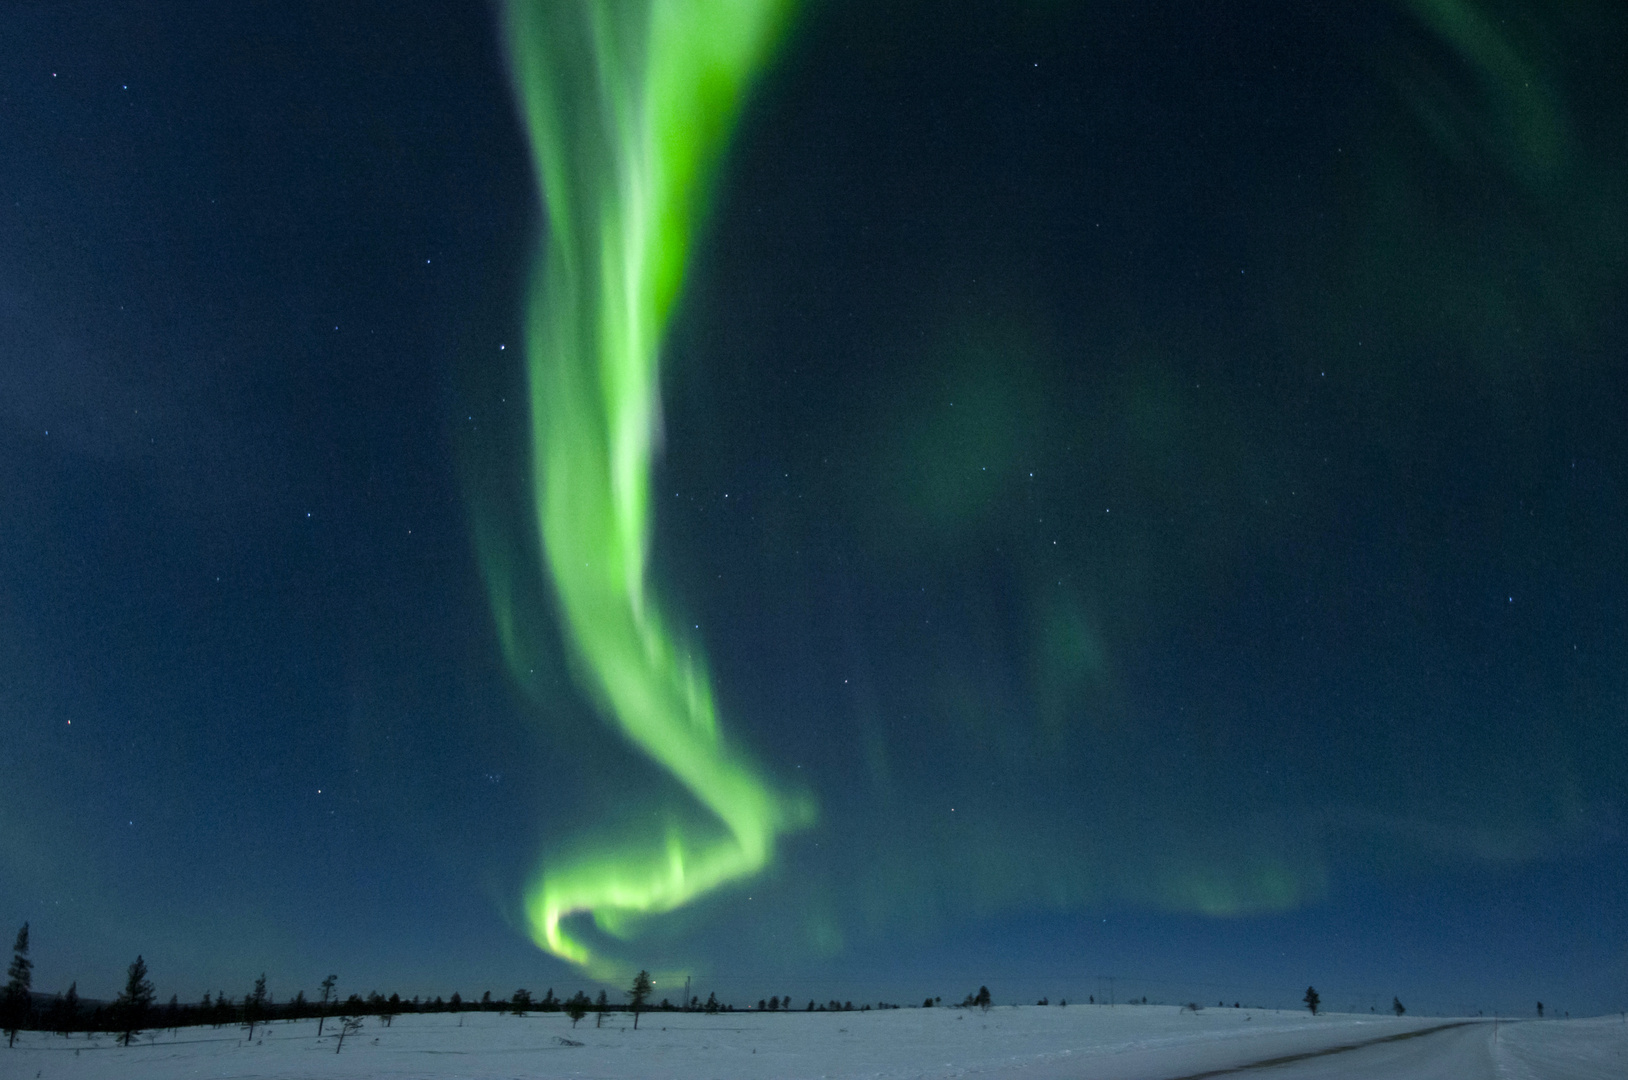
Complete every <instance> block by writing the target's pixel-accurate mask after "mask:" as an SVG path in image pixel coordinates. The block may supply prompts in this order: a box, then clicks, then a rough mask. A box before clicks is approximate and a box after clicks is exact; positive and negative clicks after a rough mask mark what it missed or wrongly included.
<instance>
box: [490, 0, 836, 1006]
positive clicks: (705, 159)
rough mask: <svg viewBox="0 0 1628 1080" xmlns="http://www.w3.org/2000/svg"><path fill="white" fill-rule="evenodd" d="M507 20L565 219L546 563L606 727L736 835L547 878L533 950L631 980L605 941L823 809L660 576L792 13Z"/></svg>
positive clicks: (538, 14) (615, 857)
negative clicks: (705, 363)
mask: <svg viewBox="0 0 1628 1080" xmlns="http://www.w3.org/2000/svg"><path fill="white" fill-rule="evenodd" d="M506 16H507V27H506V29H507V31H508V42H509V48H510V53H511V63H512V66H513V71H514V78H515V82H516V86H517V92H518V96H519V100H520V103H521V107H522V110H523V114H524V118H525V123H526V128H527V131H528V134H529V136H530V142H531V149H532V154H533V159H534V165H535V169H536V174H537V177H538V179H539V182H540V184H541V188H542V195H543V201H544V205H545V208H546V210H547V219H548V220H547V229H546V240H545V241H544V244H543V250H542V251H541V252H540V254H539V259H540V262H539V265H538V267H537V271H536V274H535V277H534V281H533V286H532V288H531V290H530V295H529V298H528V309H527V318H526V364H527V373H528V383H529V393H530V410H531V447H532V455H533V461H532V495H533V498H534V501H535V512H536V520H537V526H538V534H539V535H540V537H541V542H542V555H543V558H544V560H545V563H546V566H547V569H548V572H549V575H550V577H551V579H552V581H553V584H554V589H555V593H556V597H557V602H558V603H557V607H558V611H559V617H560V621H561V623H562V625H563V629H564V631H565V636H566V637H567V639H568V641H569V643H570V647H571V648H572V650H573V652H574V655H575V657H576V659H577V661H578V664H577V670H578V672H579V676H580V679H581V681H582V682H583V683H584V684H585V686H586V689H587V690H588V691H589V692H590V693H591V694H592V695H593V697H594V698H595V699H596V701H597V703H598V704H599V706H600V709H601V711H602V713H603V714H604V715H605V716H606V718H607V719H609V720H610V721H612V722H613V723H614V724H615V725H616V727H617V728H618V729H619V730H620V732H621V734H622V735H623V736H625V737H626V739H627V740H628V741H629V742H630V743H632V744H633V746H635V747H636V748H638V750H640V751H642V752H643V753H644V754H646V755H648V756H649V757H650V758H651V759H652V760H653V761H654V762H656V763H657V764H659V765H660V766H661V767H662V768H664V769H665V770H667V771H668V772H669V773H670V774H671V775H672V777H673V778H674V779H676V780H677V781H678V782H679V783H680V784H682V785H683V787H684V788H685V789H686V790H688V791H689V792H690V793H691V794H692V795H693V796H694V798H695V799H696V800H697V801H698V802H699V803H700V804H701V805H702V806H703V807H705V809H706V810H707V811H709V812H710V814H711V815H713V816H714V817H715V818H716V819H717V821H718V822H720V823H721V824H722V828H721V829H716V828H714V829H711V830H707V829H697V828H696V827H695V826H694V825H693V824H686V823H685V822H684V821H681V820H680V819H679V818H677V817H670V818H669V819H668V820H667V821H666V823H665V825H664V826H662V827H658V828H657V829H656V830H654V831H653V832H654V834H653V835H649V836H645V837H642V838H640V837H636V838H633V839H631V840H630V839H627V838H619V839H616V840H609V839H602V838H595V840H594V841H593V842H592V843H589V844H585V845H582V846H581V847H580V848H579V849H578V850H579V852H585V854H578V855H576V856H574V857H572V858H569V859H565V860H557V859H550V860H545V864H544V865H543V866H542V868H541V869H540V870H539V871H538V872H537V874H536V876H535V877H534V879H533V882H532V884H531V886H530V887H529V888H528V889H527V891H526V901H525V908H526V915H527V919H528V922H529V924H530V931H531V934H532V937H533V939H534V940H535V941H536V942H537V944H538V945H539V946H541V947H542V948H544V949H546V950H548V951H549V952H552V953H554V954H555V955H558V956H560V957H563V958H565V959H567V960H570V961H572V962H574V963H576V964H579V965H581V966H582V967H583V968H584V969H586V970H587V971H588V972H590V973H591V974H595V975H599V976H602V977H606V978H609V977H612V976H614V975H618V974H619V973H620V971H621V966H620V965H619V964H618V963H617V962H616V961H615V960H614V959H613V958H610V957H607V956H605V955H604V954H603V952H602V950H598V949H596V947H594V946H593V944H592V943H591V939H590V937H589V936H588V935H585V934H584V933H583V932H582V930H584V929H586V927H584V926H583V924H584V923H585V922H587V921H589V920H591V923H592V927H593V928H594V929H596V930H598V931H600V932H603V933H609V934H612V935H621V936H625V935H626V934H627V933H628V932H629V931H630V930H631V927H632V923H633V922H634V921H635V920H637V919H638V918H639V917H640V916H644V915H651V914H659V913H662V912H667V911H671V910H673V909H675V908H677V907H680V906H681V905H684V904H686V903H688V902H689V901H691V900H693V899H695V898H696V897H698V896H701V895H702V894H704V893H707V892H709V891H711V890H714V889H717V888H719V887H720V886H723V885H726V884H728V883H730V882H736V881H739V880H741V879H744V878H747V877H749V876H751V875H753V874H756V873H757V872H759V871H760V870H762V869H763V868H764V867H765V866H767V865H768V863H769V862H770V860H771V859H772V858H773V856H774V850H775V842H776V838H777V837H778V836H779V835H780V834H781V833H783V832H785V831H787V830H789V829H793V828H797V827H799V826H802V825H805V824H807V823H809V822H811V821H812V820H813V817H814V808H813V803H812V801H811V800H810V799H808V798H806V797H802V796H797V795H788V794H785V793H781V792H777V791H776V790H775V789H774V788H773V787H772V786H771V785H770V783H769V782H768V781H767V780H766V779H765V777H764V776H763V775H762V773H761V770H759V769H758V768H756V767H754V765H753V764H752V763H751V762H750V761H749V760H748V759H747V758H746V756H745V755H744V754H743V753H742V752H741V751H740V750H739V749H737V748H734V747H732V746H731V745H730V743H729V741H728V740H727V739H726V737H725V735H724V732H723V730H722V727H721V725H720V723H719V720H718V716H717V713H716V710H715V708H714V704H713V696H712V691H711V686H710V683H709V679H708V675H707V672H706V669H705V667H704V665H703V663H702V662H701V661H700V660H699V659H697V653H696V650H695V649H694V648H693V646H692V645H691V644H690V643H687V642H683V641H680V640H678V639H677V638H676V637H675V634H674V632H673V629H672V627H671V625H670V623H669V621H668V620H666V619H664V618H663V616H662V613H661V609H660V606H659V604H658V602H657V599H656V597H655V595H654V592H653V589H652V586H651V581H650V567H649V547H650V535H651V524H652V522H651V509H650V497H649V489H650V469H651V463H652V457H653V454H654V451H655V447H656V439H657V435H658V428H659V418H660V404H661V403H660V386H659V378H658V375H659V367H660V352H661V342H662V336H663V332H664V329H665V327H666V325H667V322H668V317H669V315H670V314H671V312H672V310H673V306H674V304H675V302H676V300H677V298H678V296H679V294H680V292H681V287H682V284H683V279H684V272H685V264H686V260H687V256H688V253H689V250H690V247H691V244H692V242H693V239H694V235H695V230H696V227H697V224H698V221H699V219H700V218H701V216H702V214H703V212H704V210H705V205H706V201H707V199H706V195H707V188H708V181H709V176H710V174H711V173H712V171H713V167H714V166H715V164H716V162H717V160H718V158H719V155H720V153H721V151H722V149H723V148H724V146H725V144H726V142H727V140H728V137H729V134H730V131H731V129H732V127H733V126H734V122H735V120H736V117H737V115H738V113H739V110H740V104H741V100H742V97H743V94H744V93H745V91H746V89H747V86H748V84H749V82H750V80H751V77H752V75H753V73H754V72H755V71H756V70H757V69H758V68H760V66H761V65H762V64H763V62H764V61H765V59H766V58H767V57H768V55H769V54H770V52H771V50H772V49H773V47H774V45H775V43H776V40H777V38H778V37H779V36H780V32H781V30H782V28H783V26H784V22H785V16H786V5H785V4H784V3H782V2H780V0H658V2H653V3H652V2H642V3H633V2H628V3H616V4H600V3H553V2H526V0H514V2H512V3H510V4H509V5H508V7H507V10H506ZM499 615H500V616H501V604H500V605H499ZM500 622H501V618H500ZM509 659H510V661H511V663H515V662H517V660H518V658H517V657H516V656H515V654H514V653H513V652H512V651H511V653H510V657H509Z"/></svg>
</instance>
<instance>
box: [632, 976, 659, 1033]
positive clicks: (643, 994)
mask: <svg viewBox="0 0 1628 1080" xmlns="http://www.w3.org/2000/svg"><path fill="white" fill-rule="evenodd" d="M654 988H655V984H654V983H652V982H651V981H650V972H648V971H645V970H643V969H642V968H641V969H640V971H639V973H638V974H637V975H635V976H633V986H632V988H631V989H629V990H628V992H627V997H628V1003H629V1004H630V1005H632V1006H633V1030H634V1031H638V1030H639V1010H640V1009H642V1008H644V1002H645V999H646V998H648V997H649V996H650V991H651V990H653V989H654Z"/></svg>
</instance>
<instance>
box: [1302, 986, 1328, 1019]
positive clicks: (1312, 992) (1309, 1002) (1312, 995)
mask: <svg viewBox="0 0 1628 1080" xmlns="http://www.w3.org/2000/svg"><path fill="white" fill-rule="evenodd" d="M1300 1000H1301V1001H1304V1002H1305V1003H1306V1008H1308V1009H1310V1010H1311V1014H1312V1015H1313V1016H1316V1015H1317V1006H1319V1005H1321V1004H1322V1003H1323V999H1322V998H1320V997H1318V996H1317V988H1316V987H1315V986H1308V987H1306V996H1305V997H1303V998H1301V999H1300Z"/></svg>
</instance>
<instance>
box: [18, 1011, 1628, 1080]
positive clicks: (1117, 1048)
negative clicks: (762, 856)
mask: <svg viewBox="0 0 1628 1080" xmlns="http://www.w3.org/2000/svg"><path fill="white" fill-rule="evenodd" d="M328 1030H329V1032H330V1033H329V1034H325V1035H324V1036H323V1038H322V1039H321V1040H320V1041H319V1040H318V1039H317V1038H316V1023H315V1022H314V1021H302V1022H297V1023H278V1024H271V1025H265V1026H262V1027H261V1028H260V1029H258V1030H257V1031H256V1032H255V1037H254V1041H253V1042H252V1043H251V1042H249V1041H248V1040H247V1039H246V1038H245V1037H244V1032H243V1031H242V1030H241V1029H237V1028H220V1029H214V1028H190V1029H182V1030H181V1032H180V1033H179V1034H174V1033H171V1032H168V1031H165V1032H161V1033H158V1034H157V1035H156V1036H152V1035H149V1036H144V1037H142V1039H141V1040H140V1042H139V1043H138V1044H136V1045H132V1046H130V1047H128V1048H125V1047H119V1046H116V1045H115V1044H114V1041H113V1039H112V1038H111V1037H108V1036H100V1037H92V1038H86V1037H85V1036H82V1035H76V1036H74V1037H73V1038H71V1039H64V1038H62V1037H61V1036H55V1035H45V1034H41V1033H38V1032H27V1033H24V1034H23V1035H22V1036H20V1037H19V1038H18V1041H17V1046H16V1047H15V1048H14V1049H12V1050H10V1051H6V1050H4V1049H0V1076H3V1077H6V1078H13V1077H15V1078H18V1080H23V1078H33V1077H39V1078H40V1080H160V1078H162V1080H180V1078H193V1077H196V1078H203V1077H209V1078H245V1080H246V1078H251V1077H252V1078H256V1080H281V1078H289V1080H294V1078H301V1080H304V1078H315V1077H335V1078H341V1077H380V1078H386V1080H407V1078H443V1077H444V1078H448V1080H454V1078H455V1080H464V1078H471V1080H473V1078H481V1080H487V1078H491V1080H497V1078H519V1077H573V1078H575V1077H581V1078H591V1080H601V1078H604V1080H609V1078H622V1077H630V1078H631V1077H638V1078H657V1077H679V1078H685V1080H690V1078H695V1080H707V1078H720V1080H737V1078H758V1077H762V1078H775V1080H781V1078H784V1080H797V1078H803V1077H808V1078H815V1077H821V1078H824V1077H851V1078H856V1080H857V1078H866V1080H884V1078H885V1080H892V1078H916V1077H1012V1078H1018V1077H1023V1078H1046V1080H1052V1078H1055V1080H1063V1078H1070V1080H1092V1078H1115V1080H1176V1078H1181V1080H1198V1078H1200V1077H1211V1076H1223V1075H1225V1076H1241V1077H1248V1076H1262V1077H1270V1078H1272V1080H1302V1078H1306V1077H1385V1078H1387V1080H1420V1078H1426V1077H1430V1078H1437V1077H1439V1078H1444V1080H1447V1078H1450V1080H1478V1078H1481V1077H1498V1078H1505V1077H1508V1078H1518V1080H1528V1078H1550V1077H1553V1078H1566V1080H1574V1078H1575V1080H1582V1078H1588V1080H1594V1078H1600V1080H1604V1078H1611V1080H1621V1078H1623V1077H1628V1023H1624V1021H1623V1020H1622V1018H1620V1017H1616V1016H1613V1017H1610V1018H1602V1019H1595V1020H1562V1021H1553V1020H1551V1021H1540V1022H1522V1023H1510V1022H1507V1021H1506V1022H1503V1023H1499V1024H1494V1023H1493V1022H1491V1021H1480V1020H1452V1019H1442V1018H1433V1017H1419V1018H1415V1017H1404V1018H1402V1019H1396V1018H1393V1017H1376V1016H1361V1015H1342V1014H1332V1015H1323V1016H1318V1017H1313V1016H1310V1015H1309V1014H1307V1013H1305V1012H1273V1011H1266V1010H1259V1009H1254V1010H1251V1009H1218V1008H1211V1009H1205V1010H1202V1011H1200V1012H1197V1013H1193V1012H1184V1011H1182V1010H1180V1009H1178V1008H1176V1007H1174V1006H1158V1005H1141V1006H1124V1005H1121V1006H1118V1007H1115V1008H1110V1007H1107V1006H1090V1005H1085V1006H1069V1007H1067V1008H1057V1007H1051V1008H1041V1007H1037V1006H1028V1007H1022V1008H1010V1007H1006V1008H995V1009H991V1010H989V1011H988V1012H978V1011H976V1010H962V1009H899V1010H887V1011H875V1012H863V1013H859V1012H846V1013H796V1012H793V1013H723V1014H719V1015H715V1016H708V1015H705V1014H699V1013H695V1014H682V1013H680V1014H671V1013H666V1014H664V1013H647V1014H645V1015H644V1017H643V1018H642V1019H641V1021H640V1024H639V1030H638V1031H636V1032H635V1031H634V1030H633V1027H632V1024H631V1018H630V1017H626V1016H623V1015H620V1014H612V1015H610V1016H607V1017H606V1022H605V1025H604V1027H602V1028H595V1027H594V1024H593V1019H592V1018H591V1017H590V1018H589V1019H587V1020H584V1021H583V1022H582V1023H581V1024H580V1025H578V1026H577V1027H576V1028H575V1029H573V1028H572V1026H571V1022H570V1020H569V1019H568V1018H566V1017H565V1016H563V1015H562V1014H559V1013H549V1014H533V1015H530V1016H526V1017H512V1016H502V1015H493V1014H464V1015H462V1016H453V1015H435V1016H403V1017H399V1018H398V1019H397V1020H396V1022H395V1024H394V1025H393V1026H391V1027H384V1026H383V1025H381V1024H380V1023H379V1022H378V1021H376V1020H372V1019H369V1020H368V1021H367V1022H366V1026H365V1027H364V1028H363V1029H362V1031H361V1032H360V1034H358V1035H353V1036H351V1037H350V1038H349V1039H347V1040H346V1042H345V1045H344V1048H343V1051H342V1052H340V1053H337V1054H336V1053H335V1041H334V1038H333V1036H332V1034H331V1032H332V1030H333V1024H332V1022H330V1023H329V1025H328ZM567 1040H570V1041H574V1042H577V1043H580V1044H581V1045H580V1046H577V1045H570V1042H568V1041H567Z"/></svg>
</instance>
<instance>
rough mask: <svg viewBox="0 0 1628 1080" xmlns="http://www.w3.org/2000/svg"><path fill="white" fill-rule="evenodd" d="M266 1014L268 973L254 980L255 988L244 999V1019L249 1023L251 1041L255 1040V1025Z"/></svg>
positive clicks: (262, 973) (263, 973)
mask: <svg viewBox="0 0 1628 1080" xmlns="http://www.w3.org/2000/svg"><path fill="white" fill-rule="evenodd" d="M265 1014H266V973H265V972H263V971H262V972H261V973H260V977H259V978H258V979H256V980H254V989H253V990H251V991H250V992H249V996H248V997H246V998H244V999H243V1019H244V1021H245V1022H247V1023H248V1025H249V1041H250V1042H253V1041H254V1025H256V1024H258V1023H259V1022H260V1020H261V1018H262V1017H264V1016H265Z"/></svg>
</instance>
